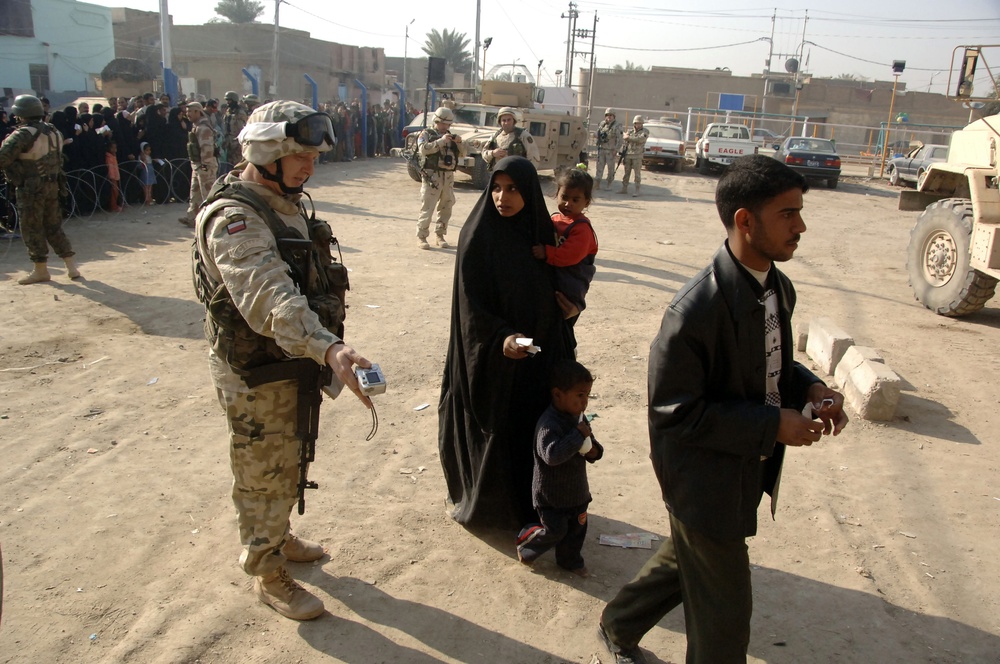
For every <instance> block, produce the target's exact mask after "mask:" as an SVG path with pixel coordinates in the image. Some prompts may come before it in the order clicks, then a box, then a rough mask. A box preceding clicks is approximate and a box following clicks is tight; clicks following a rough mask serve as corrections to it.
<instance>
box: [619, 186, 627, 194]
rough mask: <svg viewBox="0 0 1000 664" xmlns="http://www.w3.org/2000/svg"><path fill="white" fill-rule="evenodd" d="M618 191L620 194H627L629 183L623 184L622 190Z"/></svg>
mask: <svg viewBox="0 0 1000 664" xmlns="http://www.w3.org/2000/svg"><path fill="white" fill-rule="evenodd" d="M618 193H619V194H627V193H628V185H627V184H623V185H622V188H621V191H619V192H618Z"/></svg>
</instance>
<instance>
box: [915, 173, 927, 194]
mask: <svg viewBox="0 0 1000 664" xmlns="http://www.w3.org/2000/svg"><path fill="white" fill-rule="evenodd" d="M925 177H927V171H925V170H924V169H922V168H921V169H920V170H919V171H917V181H916V182H915V183H913V186H914V187H916V188H917V190H918V191H919V190H920V185H922V184H923V183H924V178H925Z"/></svg>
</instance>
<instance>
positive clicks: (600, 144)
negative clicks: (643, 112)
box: [594, 108, 624, 189]
mask: <svg viewBox="0 0 1000 664" xmlns="http://www.w3.org/2000/svg"><path fill="white" fill-rule="evenodd" d="M623 135H624V130H623V129H622V124H621V123H620V122H618V120H616V119H615V109H613V108H609V109H607V110H605V111H604V122H602V123H601V124H600V126H599V127H598V128H597V177H596V178H594V179H595V180H596V181H597V186H598V187H600V186H601V177H602V176H603V175H604V167H605V166H607V167H608V182H607V185H605V189H611V182H612V180H614V179H615V160H616V159H617V158H618V151H619V150H620V149H621V147H622V138H623Z"/></svg>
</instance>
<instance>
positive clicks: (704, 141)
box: [694, 122, 758, 175]
mask: <svg viewBox="0 0 1000 664" xmlns="http://www.w3.org/2000/svg"><path fill="white" fill-rule="evenodd" d="M757 151H758V146H757V144H756V143H754V142H753V139H752V138H750V128H749V127H747V126H746V125H741V124H725V123H716V122H713V123H712V124H710V125H708V126H707V127H705V133H704V134H703V135H702V137H701V138H699V139H698V142H697V143H695V146H694V154H695V168H697V169H698V172H699V173H701V174H702V175H708V174H709V173H711V172H712V171H713V170H722V169H724V168H725V167H726V166H728V165H729V164H731V163H733V160H734V159H736V158H738V157H742V156H744V155H748V154H757Z"/></svg>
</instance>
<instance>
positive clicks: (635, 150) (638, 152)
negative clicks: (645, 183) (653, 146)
mask: <svg viewBox="0 0 1000 664" xmlns="http://www.w3.org/2000/svg"><path fill="white" fill-rule="evenodd" d="M642 123H643V119H642V116H641V115H637V116H635V117H634V118H632V129H631V130H630V131H629V132H628V133H627V134H625V147H624V152H625V178H624V179H623V180H622V190H621V191H620V192H618V193H620V194H626V193H628V178H629V175H631V174H632V169H635V193H634V194H632V196H638V195H639V184H640V183H641V182H642V153H643V152H645V151H646V139H647V138H649V130H648V129H645V128H644V127H643V126H642Z"/></svg>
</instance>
